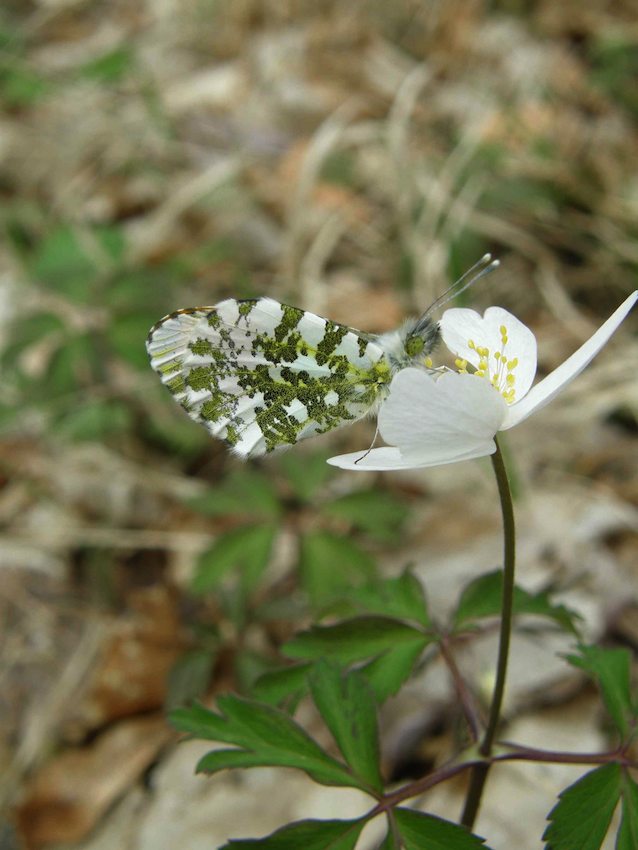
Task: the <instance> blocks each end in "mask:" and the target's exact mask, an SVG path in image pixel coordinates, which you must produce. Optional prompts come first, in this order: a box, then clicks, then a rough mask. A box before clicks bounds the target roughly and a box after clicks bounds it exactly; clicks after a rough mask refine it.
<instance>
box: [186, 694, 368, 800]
mask: <svg viewBox="0 0 638 850" xmlns="http://www.w3.org/2000/svg"><path fill="white" fill-rule="evenodd" d="M217 705H218V708H219V713H216V712H214V711H210V710H209V709H207V708H204V707H203V706H201V705H193V706H190V707H189V708H182V709H177V710H176V711H173V712H172V713H171V714H170V720H171V723H172V724H173V725H174V726H175V728H176V729H178V730H180V731H181V732H187V733H189V734H190V735H192V736H193V737H195V738H203V739H205V740H211V741H220V742H222V743H226V744H232V745H233V746H234V747H236V748H237V749H232V750H228V749H226V750H224V749H220V750H213V751H212V752H210V753H208V754H207V755H205V756H204V757H203V758H202V759H201V760H200V762H199V764H198V766H197V770H198V771H200V772H205V773H215V772H216V771H218V770H223V769H224V768H230V767H294V768H297V769H298V770H303V771H304V772H305V773H307V774H308V775H309V776H311V777H312V778H313V779H314V780H315V782H319V783H320V784H322V785H343V786H348V787H355V788H361V787H362V783H361V782H360V781H359V780H358V779H357V778H356V777H354V776H353V775H352V773H351V772H350V771H349V770H348V769H347V767H346V766H345V765H343V764H341V763H340V762H338V761H337V760H336V759H334V758H332V757H331V756H329V755H328V754H327V753H325V752H324V751H323V750H322V749H321V747H320V746H319V744H317V742H316V741H314V740H313V739H312V738H311V737H310V736H309V735H308V734H307V733H306V732H305V731H304V730H303V729H302V728H301V727H300V726H298V725H297V724H296V723H295V722H294V720H292V719H291V718H290V717H289V716H288V715H287V714H286V713H285V712H283V711H280V710H279V709H277V708H273V707H272V706H270V705H264V704H263V703H259V702H255V701H254V700H248V699H244V698H242V697H238V696H234V695H232V694H227V695H225V696H222V697H219V699H218V700H217ZM363 790H366V789H365V787H364V788H363Z"/></svg>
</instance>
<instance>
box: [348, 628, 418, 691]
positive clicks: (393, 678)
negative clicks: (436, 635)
mask: <svg viewBox="0 0 638 850" xmlns="http://www.w3.org/2000/svg"><path fill="white" fill-rule="evenodd" d="M428 643H429V639H426V640H425V641H415V642H414V643H406V644H399V645H398V646H394V647H392V649H388V650H387V651H386V652H383V653H382V654H381V655H377V657H376V658H373V659H372V661H370V663H369V664H366V665H365V666H364V667H362V668H361V673H362V674H363V675H364V676H365V677H366V679H367V681H368V682H369V683H370V685H371V687H372V690H373V691H374V695H375V697H376V699H377V702H380V703H381V702H385V700H386V699H388V697H391V696H394V694H396V693H397V691H398V690H399V688H400V687H401V685H403V683H404V682H406V681H407V680H408V679H409V678H410V676H411V675H412V671H413V669H414V666H415V664H416V663H417V661H418V660H419V658H420V657H421V653H422V652H423V650H424V648H425V647H426V646H427V644H428Z"/></svg>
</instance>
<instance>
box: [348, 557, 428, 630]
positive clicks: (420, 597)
mask: <svg viewBox="0 0 638 850" xmlns="http://www.w3.org/2000/svg"><path fill="white" fill-rule="evenodd" d="M353 602H354V603H356V604H357V605H358V606H359V607H360V608H361V609H363V610H364V611H366V612H367V613H369V614H384V615H386V616H388V617H397V618H399V619H404V620H414V622H416V623H419V624H420V625H421V626H423V627H424V628H426V629H428V628H430V627H431V622H430V615H429V613H428V608H427V602H426V599H425V592H424V590H423V585H422V584H421V582H420V581H419V580H418V578H416V577H415V576H414V575H413V573H411V572H410V571H409V570H405V572H403V574H402V575H400V576H398V577H397V578H389V579H385V580H383V581H374V582H370V583H369V584H367V585H365V586H364V587H360V588H357V592H356V597H355V599H354V600H353Z"/></svg>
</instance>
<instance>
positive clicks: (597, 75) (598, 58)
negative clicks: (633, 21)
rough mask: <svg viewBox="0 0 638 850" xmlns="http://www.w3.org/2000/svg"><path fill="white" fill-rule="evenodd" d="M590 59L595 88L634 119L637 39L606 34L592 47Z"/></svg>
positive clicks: (636, 108)
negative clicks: (609, 97)
mask: <svg viewBox="0 0 638 850" xmlns="http://www.w3.org/2000/svg"><path fill="white" fill-rule="evenodd" d="M590 58H591V62H592V73H591V78H592V81H593V82H594V84H595V85H597V86H598V87H599V88H601V89H602V90H603V91H604V92H605V93H606V94H608V95H610V96H611V97H612V98H614V99H615V100H616V101H617V102H618V103H620V104H622V106H624V107H625V108H626V109H628V110H629V112H630V113H633V115H634V116H635V115H637V114H638V95H637V94H636V86H635V80H636V75H638V48H637V47H636V42H635V39H633V38H631V37H628V36H627V35H626V34H625V33H624V32H622V31H620V30H618V31H617V32H614V33H613V35H609V34H608V32H607V31H604V33H603V35H602V36H601V37H600V38H598V39H596V40H595V41H594V43H593V44H592V45H591V47H590Z"/></svg>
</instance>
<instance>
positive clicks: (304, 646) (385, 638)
mask: <svg viewBox="0 0 638 850" xmlns="http://www.w3.org/2000/svg"><path fill="white" fill-rule="evenodd" d="M430 640H431V638H430V637H429V636H428V635H427V634H424V633H423V632H422V631H420V630H419V629H416V628H414V627H413V626H410V625H408V624H407V623H403V622H401V620H394V619H392V618H390V617H354V618H352V619H351V620H343V621H342V622H341V623H336V624H335V625H332V626H313V627H312V628H311V629H309V630H308V631H306V632H302V633H301V634H299V635H296V636H295V637H294V638H293V639H292V640H290V641H288V642H287V643H286V644H284V646H283V648H282V652H283V654H284V655H286V656H287V657H288V658H321V657H325V658H332V659H333V660H334V661H338V662H339V663H341V664H349V663H351V662H352V661H360V660H362V659H364V658H370V657H371V656H376V655H380V654H381V653H383V652H388V651H391V650H392V649H394V648H395V647H396V646H399V645H401V646H406V645H410V646H416V645H418V646H420V647H424V646H426V645H427V644H428V643H429V642H430Z"/></svg>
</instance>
